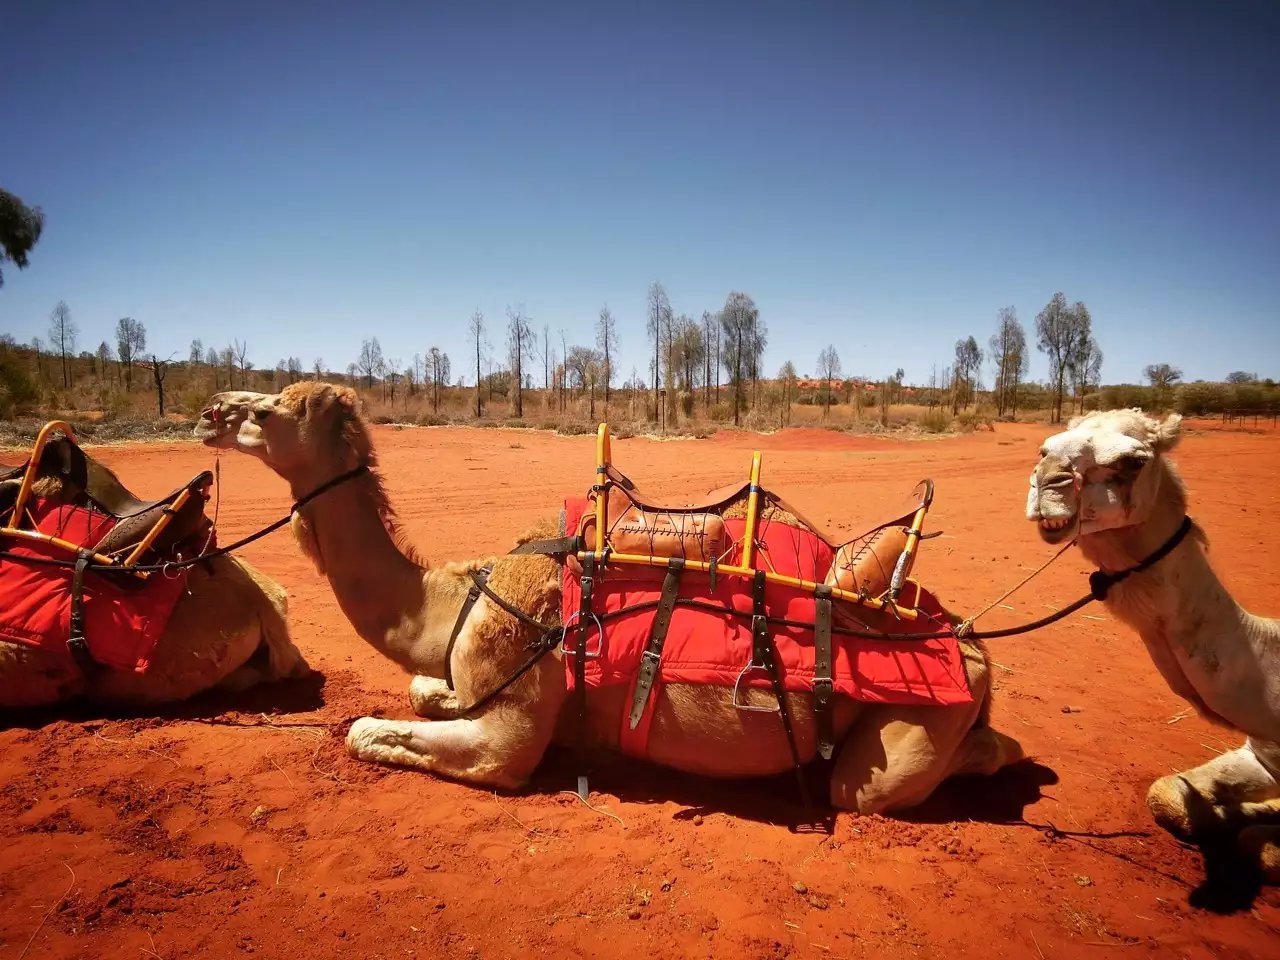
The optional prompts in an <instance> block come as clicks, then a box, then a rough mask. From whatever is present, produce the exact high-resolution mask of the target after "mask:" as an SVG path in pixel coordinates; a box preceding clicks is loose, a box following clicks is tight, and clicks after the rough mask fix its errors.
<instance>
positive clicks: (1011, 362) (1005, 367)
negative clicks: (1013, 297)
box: [988, 307, 1027, 417]
mask: <svg viewBox="0 0 1280 960" xmlns="http://www.w3.org/2000/svg"><path fill="white" fill-rule="evenodd" d="M996 321H997V326H996V332H995V333H993V334H992V335H991V339H990V340H989V341H988V346H989V347H990V348H991V362H992V363H993V364H994V365H995V372H996V379H995V400H996V415H997V416H1001V417H1003V416H1004V414H1005V411H1006V410H1009V409H1012V410H1013V412H1014V415H1016V414H1017V410H1018V384H1019V383H1021V382H1022V378H1023V377H1024V376H1026V373H1027V332H1026V330H1024V329H1023V327H1022V324H1021V322H1019V320H1018V311H1017V310H1015V309H1014V308H1013V307H1001V308H1000V311H999V313H997V314H996Z"/></svg>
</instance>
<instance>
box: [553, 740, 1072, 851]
mask: <svg viewBox="0 0 1280 960" xmlns="http://www.w3.org/2000/svg"><path fill="white" fill-rule="evenodd" d="M576 775H577V766H576V757H575V755H574V752H573V751H572V750H570V749H568V748H563V747H552V748H551V749H549V750H548V751H547V754H546V756H545V757H544V758H543V762H542V764H541V766H540V767H539V768H538V772H537V773H536V774H535V776H534V779H533V781H532V783H531V784H530V785H529V789H530V790H533V791H535V792H548V793H554V792H557V791H560V790H565V789H568V788H570V787H571V786H572V785H573V784H574V782H575V778H576ZM804 776H805V785H806V788H807V791H808V794H809V797H810V798H811V805H810V807H809V808H808V809H807V810H806V808H805V806H804V805H803V804H802V803H801V799H800V789H799V785H798V784H797V782H796V778H795V775H794V774H791V773H785V774H778V775H776V776H770V777H751V778H741V779H712V778H709V777H702V776H698V775H696V774H690V773H681V772H680V771H677V770H670V769H668V768H666V767H659V766H657V765H655V764H649V763H637V762H636V761H634V760H631V759H628V758H625V757H620V756H617V755H611V754H609V755H605V754H602V755H597V756H593V757H592V759H591V764H590V784H591V788H592V789H593V790H603V791H605V792H608V793H612V794H613V795H614V796H616V797H617V798H618V799H619V800H624V801H627V802H630V803H649V804H657V803H674V804H678V805H679V806H681V807H683V809H682V810H680V811H678V812H677V813H676V814H674V816H673V819H675V820H692V819H693V818H694V817H699V816H705V815H707V814H710V813H723V814H727V815H729V816H732V817H734V818H735V819H741V820H751V821H755V822H757V823H767V824H771V825H775V826H786V827H787V828H788V829H789V830H791V831H792V832H805V833H808V832H831V830H832V829H833V826H834V822H835V818H836V816H837V814H838V811H837V810H835V809H834V808H833V807H832V806H831V804H830V802H829V800H828V794H829V787H830V772H829V769H828V768H827V767H826V765H824V764H810V765H809V766H808V767H806V768H805V771H804ZM1057 782H1058V775H1057V773H1055V772H1054V771H1053V770H1052V769H1051V768H1050V767H1047V766H1044V765H1043V764H1040V763H1036V762H1034V761H1030V760H1023V761H1020V762H1019V763H1016V764H1013V765H1011V766H1009V767H1005V768H1004V769H1002V770H1001V771H999V772H998V773H997V774H995V775H993V776H989V777H976V776H975V777H957V778H954V779H952V780H948V781H947V782H946V783H944V784H943V785H942V786H941V787H939V788H938V790H937V791H935V792H934V794H933V796H931V797H930V798H929V799H928V800H927V801H925V803H924V804H922V805H921V806H919V807H916V808H913V809H911V810H907V811H901V812H899V813H895V814H893V815H892V816H893V817H894V818H895V819H901V820H908V821H912V822H916V823H953V822H963V821H966V820H974V821H979V822H983V823H992V824H1015V823H1019V822H1023V821H1022V810H1023V809H1024V808H1025V807H1027V806H1029V805H1030V804H1033V803H1035V802H1036V801H1037V800H1038V799H1040V788H1041V787H1042V786H1047V785H1050V784H1054V783H1057Z"/></svg>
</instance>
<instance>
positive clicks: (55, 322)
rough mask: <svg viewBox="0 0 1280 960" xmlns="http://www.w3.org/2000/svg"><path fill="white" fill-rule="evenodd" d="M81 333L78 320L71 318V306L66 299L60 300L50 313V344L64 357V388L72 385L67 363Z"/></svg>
mask: <svg viewBox="0 0 1280 960" xmlns="http://www.w3.org/2000/svg"><path fill="white" fill-rule="evenodd" d="M79 333H80V331H79V330H78V329H77V327H76V322H75V321H74V320H72V319H71V308H70V307H68V306H67V302H66V301H65V300H59V301H58V305H57V306H55V307H54V308H53V312H52V313H51V314H49V346H50V347H52V348H53V350H54V351H55V352H56V353H57V354H58V355H59V356H60V357H61V358H62V386H63V388H66V387H69V386H71V370H70V368H69V367H68V365H67V357H68V355H73V354H74V353H75V351H76V337H77V335H78V334H79Z"/></svg>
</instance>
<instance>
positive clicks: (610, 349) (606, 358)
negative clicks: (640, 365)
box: [596, 303, 618, 417]
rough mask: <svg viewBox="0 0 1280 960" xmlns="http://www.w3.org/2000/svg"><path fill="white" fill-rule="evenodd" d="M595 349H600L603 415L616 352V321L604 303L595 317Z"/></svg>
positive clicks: (611, 381) (606, 406) (607, 400)
mask: <svg viewBox="0 0 1280 960" xmlns="http://www.w3.org/2000/svg"><path fill="white" fill-rule="evenodd" d="M596 349H597V350H599V351H600V356H601V358H602V359H601V364H602V366H601V368H600V380H601V383H602V384H603V385H604V409H605V416H606V417H608V415H609V388H610V387H612V386H613V358H614V357H615V356H617V353H618V322H617V321H616V320H614V318H613V313H612V312H611V311H610V310H609V305H608V304H607V303H606V304H605V305H604V306H603V307H601V308H600V316H599V317H598V318H597V319H596Z"/></svg>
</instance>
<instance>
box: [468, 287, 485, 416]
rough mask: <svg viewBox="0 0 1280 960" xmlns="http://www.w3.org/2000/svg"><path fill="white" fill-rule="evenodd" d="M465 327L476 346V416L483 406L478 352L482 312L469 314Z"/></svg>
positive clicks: (482, 337) (482, 326)
mask: <svg viewBox="0 0 1280 960" xmlns="http://www.w3.org/2000/svg"><path fill="white" fill-rule="evenodd" d="M467 329H468V330H469V331H470V333H471V341H472V343H474V344H475V348H476V416H477V417H479V416H482V415H483V408H482V406H481V403H480V384H481V379H480V352H481V350H482V348H483V347H484V342H485V341H484V314H483V313H481V312H480V311H479V310H477V311H476V312H475V313H473V314H472V315H471V321H470V323H469V324H468V325H467Z"/></svg>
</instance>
